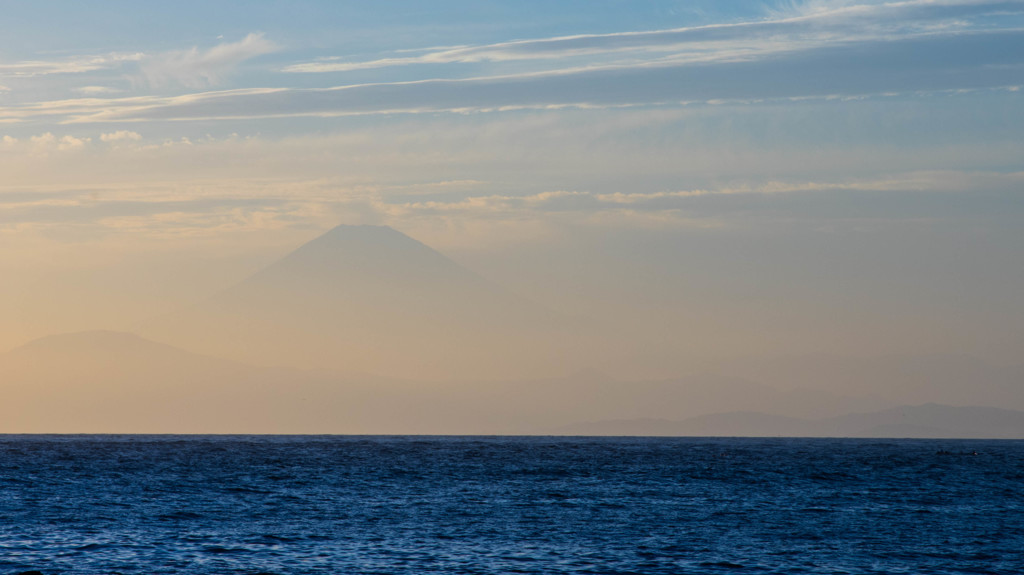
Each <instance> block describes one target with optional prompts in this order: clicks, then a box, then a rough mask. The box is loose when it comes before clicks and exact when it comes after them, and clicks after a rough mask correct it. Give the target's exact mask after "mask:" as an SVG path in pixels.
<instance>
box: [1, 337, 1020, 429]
mask: <svg viewBox="0 0 1024 575" xmlns="http://www.w3.org/2000/svg"><path fill="white" fill-rule="evenodd" d="M0 389H2V391H3V397H4V401H3V402H0V432H7V433H26V432H49V433H55V432H61V433H124V432H136V433H143V432H145V433H180V432H183V431H186V432H192V433H371V434H375V433H427V434H438V433H453V434H471V433H487V434H537V433H541V434H550V433H556V434H569V435H580V434H582V435H718V436H722V435H725V436H729V435H733V436H861V437H994V438H1024V413H1022V412H1017V411H1011V410H1001V409H994V408H984V407H952V406H944V405H936V404H927V405H921V406H900V407H894V408H888V409H870V406H871V405H873V402H871V401H867V402H865V401H864V400H856V399H851V398H844V397H841V396H827V395H821V396H818V397H814V398H812V401H811V402H810V403H805V404H801V401H802V400H803V399H804V398H803V397H802V396H801V395H800V394H797V395H793V394H792V392H780V391H778V390H772V389H771V388H766V387H764V386H760V385H758V384H753V383H750V382H744V381H738V380H729V379H715V378H710V379H682V380H670V381H662V382H646V383H645V382H622V381H616V380H613V379H610V378H606V377H603V376H601V375H600V374H595V373H592V372H591V373H581V374H579V375H577V376H574V377H569V378H562V379H549V380H509V381H504V382H462V383H457V382H443V381H437V382H423V381H403V380H397V379H385V378H374V377H372V376H366V375H352V374H349V375H343V374H338V373H332V372H310V371H301V370H294V369H284V368H258V367H253V366H250V365H245V364H242V363H236V362H232V361H228V360H223V359H218V358H214V357H208V356H203V355H198V354H194V353H190V352H186V351H183V350H181V349H177V348H174V347H171V346H169V345H165V344H161V343H156V342H152V341H148V340H146V339H143V338H141V337H139V336H136V335H133V334H127V333H118V332H109V331H95V332H80V333H73V334H63V335H55V336H49V337H45V338H41V339H39V340H36V341H33V342H30V343H28V344H26V345H24V346H22V347H20V348H17V349H15V350H12V351H11V352H8V353H6V354H0ZM716 394H717V396H716ZM737 397H739V398H740V399H737ZM730 398H732V399H730ZM730 404H731V405H743V406H748V408H750V407H753V408H755V409H757V408H760V409H774V410H775V413H758V412H756V411H745V412H744V411H734V412H729V413H711V414H708V413H709V412H711V410H714V409H716V408H717V409H721V407H722V406H727V405H730ZM843 405H845V406H847V408H849V409H855V408H857V406H859V408H860V409H862V410H863V411H862V412H859V413H853V414H843V415H838V416H829V417H821V416H820V415H819V416H818V417H817V418H809V417H794V416H793V415H792V414H801V413H817V414H821V413H836V412H837V411H839V410H840V409H842V406H843ZM865 408H867V409H865ZM680 413H698V414H700V415H696V416H693V417H688V418H679V419H671V418H670V417H664V415H671V414H680ZM701 413H703V414H701ZM572 419H577V420H584V421H586V420H589V421H595V422H596V423H589V424H587V423H585V424H575V425H570V426H563V427H558V428H555V427H553V426H557V425H559V424H560V423H561V422H564V421H567V420H572Z"/></svg>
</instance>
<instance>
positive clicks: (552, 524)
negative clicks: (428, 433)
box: [0, 435, 1024, 575]
mask: <svg viewBox="0 0 1024 575" xmlns="http://www.w3.org/2000/svg"><path fill="white" fill-rule="evenodd" d="M29 570H37V571H40V572H42V573H44V574H46V575H50V574H67V575H72V574H113V573H120V574H165V573H195V574H232V573H239V574H250V575H255V574H257V573H274V574H278V575H286V574H295V575H298V574H306V573H331V574H350V573H351V574H364V573H365V574H370V573H373V574H391V573H395V574H414V573H415V574H423V573H453V574H462V573H465V574H498V573H502V574H504V573H518V574H530V573H535V574H559V573H592V574H627V573H628V574H661V573H666V574H667V573H671V574H687V573H701V574H715V573H730V574H747V573H751V574H754V573H757V574H764V573H786V574H792V573H850V574H860V573H914V574H918V573H929V574H946V573H1021V572H1024V442H1021V441H985V440H970V441H966V440H874V439H872V440H861V439H846V440H837V439H774V438H773V439H755V438H746V439H743V438H734V439H726V438H563V437H353V436H127V435H126V436H13V435H8V436H0V574H6V573H12V574H13V573H18V572H22V571H29Z"/></svg>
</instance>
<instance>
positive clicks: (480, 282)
mask: <svg viewBox="0 0 1024 575" xmlns="http://www.w3.org/2000/svg"><path fill="white" fill-rule="evenodd" d="M139 331H140V333H142V334H143V335H145V336H147V337H149V338H152V339H155V340H157V341H164V342H167V343H171V344H173V345H176V346H179V347H182V348H184V349H189V350H193V351H197V352H202V353H207V354H210V355H216V356H220V357H226V358H230V359H234V360H239V361H245V362H250V363H255V364H262V365H294V366H302V367H316V368H328V369H343V370H355V371H363V372H371V373H382V374H389V375H401V376H405V377H437V376H442V377H469V376H480V375H482V374H484V373H489V374H491V375H498V374H500V375H508V374H510V373H511V374H521V373H523V372H527V373H528V372H529V369H531V368H534V367H538V368H539V367H542V366H550V365H552V364H554V363H557V361H559V358H560V357H561V356H562V350H561V349H560V344H559V343H558V342H559V341H563V342H564V341H567V340H566V339H565V338H564V337H563V336H564V335H565V327H564V324H563V322H562V321H561V320H560V319H559V318H558V317H557V316H556V315H555V314H553V313H551V312H549V311H547V310H545V309H544V308H542V307H540V306H538V305H535V304H532V303H530V302H527V301H525V300H523V299H521V298H518V297H516V296H514V295H512V294H510V293H508V292H506V291H504V290H503V289H501V288H500V287H498V286H496V285H494V284H492V283H490V282H488V281H487V280H485V279H483V278H482V277H480V276H479V275H477V274H475V273H474V272H472V271H470V270H468V269H466V268H464V267H462V266H461V265H459V264H457V263H456V262H454V261H452V260H451V259H449V258H448V257H446V256H444V255H442V254H440V253H438V252H437V251H435V250H433V249H432V248H430V247H428V246H426V245H424V244H423V243H420V242H418V241H416V240H414V239H412V238H410V237H409V236H406V235H405V234H402V233H400V232H398V231H396V230H394V229H392V228H389V227H386V226H338V227H336V228H334V229H332V230H330V231H328V232H327V233H325V234H323V235H321V236H320V237H318V238H316V239H314V240H312V241H310V242H309V243H307V244H305V245H303V246H301V247H300V248H298V249H297V250H295V251H294V252H292V253H290V254H289V255H287V256H285V257H284V258H283V259H281V260H279V261H278V262H276V263H274V264H272V265H270V266H269V267H267V268H265V269H263V270H262V271H260V272H258V273H256V274H254V275H253V276H251V277H250V278H248V279H246V280H244V281H243V282H241V283H239V284H237V285H235V286H233V287H231V288H229V289H227V290H225V291H224V292H222V293H219V294H217V295H215V296H213V297H212V298H210V299H209V300H207V301H204V302H201V303H199V304H198V305H196V306H193V307H192V308H190V309H187V310H183V311H181V312H177V313H173V314H170V315H168V316H164V317H162V318H158V319H156V320H154V321H151V322H149V323H147V324H144V325H143V326H142V327H141V329H140V330H139Z"/></svg>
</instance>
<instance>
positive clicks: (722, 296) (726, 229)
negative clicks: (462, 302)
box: [0, 0, 1024, 373]
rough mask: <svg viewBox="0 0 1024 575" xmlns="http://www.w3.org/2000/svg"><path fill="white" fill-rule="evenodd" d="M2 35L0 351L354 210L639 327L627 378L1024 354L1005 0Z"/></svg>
mask: <svg viewBox="0 0 1024 575" xmlns="http://www.w3.org/2000/svg"><path fill="white" fill-rule="evenodd" d="M0 39H2V40H0V317H2V318H4V319H3V321H0V350H3V349H10V348H13V347H16V346H18V345H21V344H23V343H25V342H27V341H29V340H31V339H33V338H37V337H41V336H44V335H48V334H51V333H58V332H63V331H74V330H82V329H95V328H105V329H130V328H131V326H133V325H136V324H138V323H139V322H143V321H145V320H146V319H147V318H149V317H152V316H154V315H158V314H161V313H165V312H168V311H171V310H173V309H176V308H180V307H181V306H186V305H189V304H190V303H192V302H195V301H199V300H201V299H202V298H204V297H208V296H209V295H210V294H213V293H216V292H217V291H218V290H220V289H223V288H224V287H226V286H229V285H231V284H233V283H234V282H237V281H239V280H241V279H243V278H244V277H246V276H247V275H249V274H251V273H253V272H255V271H257V270H258V269H260V268H261V267H262V266H264V265H267V264H269V263H271V262H272V261H274V260H275V259H276V258H278V257H280V256H282V255H284V254H285V253H287V252H289V251H290V250H292V249H294V248H296V247H298V246H299V245H301V244H302V243H304V242H306V241H308V240H310V239H312V238H314V237H316V236H317V235H319V234H320V233H322V232H324V231H326V230H328V229H330V228H331V227H333V226H335V225H337V224H342V223H347V224H383V225H389V226H392V227H394V228H395V229H397V230H400V231H402V232H404V233H406V234H408V235H410V236H412V237H414V238H416V239H418V240H420V241H422V242H424V243H426V244H428V245H430V246H432V247H434V248H436V249H438V250H440V251H442V252H444V253H445V254H447V255H449V256H451V257H452V258H454V259H455V260H456V261H458V262H460V263H462V264H464V265H466V266H467V267H469V268H471V269H473V270H476V271H478V272H479V273H481V274H482V275H483V276H485V277H487V278H488V279H490V280H493V281H495V282H497V283H499V284H501V285H503V286H506V287H508V288H509V289H510V290H512V291H514V292H516V293H518V294H520V295H522V296H523V297H526V298H529V299H531V300H534V301H537V302H539V303H540V304H543V305H545V306H548V307H550V308H552V309H556V310H558V311H559V312H563V313H566V314H572V315H578V316H583V317H588V318H598V319H599V320H601V321H604V322H607V325H614V326H616V327H615V328H614V329H615V330H616V331H617V332H618V333H621V334H623V335H624V336H625V337H632V335H633V334H636V335H637V337H639V334H643V335H644V336H645V337H648V338H649V339H651V340H652V341H654V342H655V343H652V344H651V345H650V346H647V347H646V350H647V353H648V354H649V355H647V356H645V357H640V358H638V359H637V361H636V362H634V364H631V367H629V368H626V367H624V366H619V369H620V371H621V370H626V369H640V368H639V367H637V366H638V365H641V364H646V365H650V366H659V367H657V368H656V369H654V372H657V373H668V372H670V371H671V370H673V369H677V368H678V367H679V366H680V365H682V364H685V363H686V362H689V361H696V360H698V359H701V358H710V357H714V358H728V357H748V356H755V357H768V356H779V355H799V354H816V353H827V354H839V355H855V356H880V355H887V354H894V353H895V354H900V353H908V354H967V355H972V356H976V357H980V358H983V359H985V360H986V361H992V362H997V363H1002V364H1010V363H1014V362H1017V361H1018V359H1019V350H1020V349H1021V348H1022V346H1024V306H1022V305H1020V298H1019V294H1020V293H1022V292H1024V225H1022V224H1024V221H1022V220H1024V218H1022V216H1024V138H1022V136H1021V134H1024V106H1022V104H1024V94H1022V92H1021V86H1024V2H1019V1H987V0H978V1H975V0H907V1H898V2H857V1H827V0H825V1H814V0H811V1H806V2H800V1H779V2H753V1H749V2H747V1H745V2H734V1H690V2H681V1H630V2H625V1H598V0H588V1H582V0H575V1H564V2H557V3H552V2H534V1H516V2H493V1H479V0H478V1H473V2H468V1H465V2H462V1H448V0H439V1H437V2H430V3H423V2H412V1H390V0H384V1H379V2H373V3H365V2H361V3H356V2H341V1H323V2H313V1H301V0H300V1H292V2H266V1H248V2H216V3H212V2H191V1H183V2H174V3H161V4H153V3H139V2H127V1H125V2H116V1H101V2H90V3H82V2H73V1H48V2H27V1H25V2H20V1H11V2H6V3H5V4H4V18H3V19H2V20H0ZM602 367H604V368H607V369H610V370H613V371H614V370H615V369H616V367H615V366H602ZM659 370H661V371H659Z"/></svg>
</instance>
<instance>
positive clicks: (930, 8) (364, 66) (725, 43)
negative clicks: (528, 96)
mask: <svg viewBox="0 0 1024 575" xmlns="http://www.w3.org/2000/svg"><path fill="white" fill-rule="evenodd" d="M1022 10H1024V3H1021V2H1013V1H1011V2H935V1H933V0H917V1H908V2H897V3H888V4H881V5H875V6H852V7H850V6H846V7H841V8H837V9H830V10H824V11H814V12H811V13H808V14H801V15H798V16H790V17H785V18H780V19H775V20H767V21H760V22H741V23H735V24H715V25H707V26H697V27H688V28H675V29H668V30H650V31H641V32H619V33H612V34H583V35H574V36H562V37H554V38H541V39H533V40H517V41H512V42H501V43H496V44H488V45H482V46H456V47H449V48H443V49H438V50H432V51H429V52H427V53H425V54H421V55H418V56H412V57H392V58H380V59H376V60H369V61H363V62H340V61H333V60H330V59H329V60H326V61H325V60H320V61H314V62H303V63H299V64H293V65H290V66H287V67H285V68H284V69H283V71H284V72H290V73H325V72H347V71H354V70H369V69H377V68H387V67H393V66H409V65H415V64H451V63H478V62H506V61H519V60H561V59H565V58H572V57H580V56H606V55H613V56H623V55H631V54H632V55H636V56H638V57H640V58H649V57H650V56H652V55H656V54H658V53H670V54H672V55H673V56H674V58H675V59H678V58H681V57H682V56H683V55H684V54H687V53H689V54H691V55H692V56H693V57H694V58H703V59H714V58H716V56H723V55H724V56H726V57H728V56H729V54H732V53H735V52H737V51H747V52H752V53H762V52H765V51H772V50H778V49H780V44H782V45H783V46H781V49H787V45H788V48H795V47H803V48H807V47H809V45H824V44H829V43H836V42H840V41H865V40H868V39H872V38H874V39H883V38H892V37H893V36H894V35H897V34H900V35H907V34H909V33H914V32H928V31H931V30H934V29H935V28H937V27H947V28H948V27H956V28H968V27H969V23H968V22H965V21H964V20H963V19H964V18H968V19H969V18H972V17H979V16H985V15H991V14H993V13H996V12H1005V11H1010V12H1021V11H1022ZM709 51H710V52H712V53H711V54H709ZM716 53H717V54H716Z"/></svg>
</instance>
